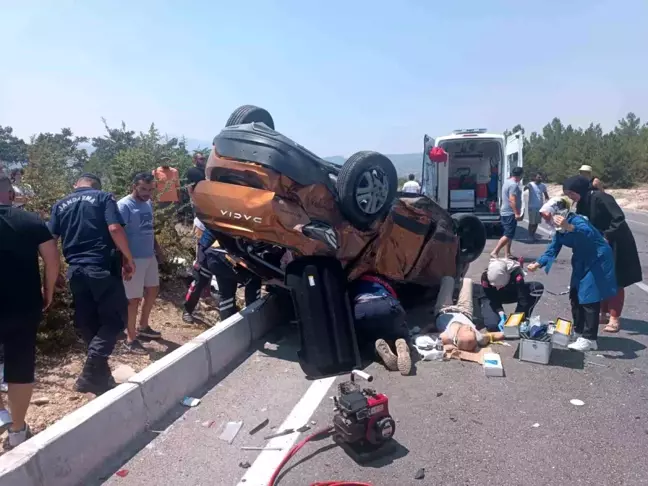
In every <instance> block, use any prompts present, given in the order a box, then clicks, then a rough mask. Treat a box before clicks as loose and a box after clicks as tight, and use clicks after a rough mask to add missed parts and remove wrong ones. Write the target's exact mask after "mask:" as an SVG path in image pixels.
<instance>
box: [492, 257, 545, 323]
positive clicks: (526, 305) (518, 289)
mask: <svg viewBox="0 0 648 486" xmlns="http://www.w3.org/2000/svg"><path fill="white" fill-rule="evenodd" d="M481 284H482V287H483V289H484V294H485V295H486V297H487V298H488V301H489V304H490V308H491V310H492V311H493V312H494V313H495V314H497V315H498V321H495V322H492V323H490V322H487V323H486V327H487V328H489V330H491V331H496V330H500V331H502V330H503V326H504V323H505V322H506V318H507V316H506V314H505V313H504V305H503V304H517V305H516V307H515V312H516V313H518V312H523V313H524V314H525V316H526V318H527V319H529V318H530V317H531V312H533V308H534V307H535V306H536V304H537V303H538V301H539V300H540V298H541V297H542V293H543V292H544V286H543V285H542V284H541V283H540V282H525V281H524V271H523V270H522V265H520V263H519V262H516V261H515V260H511V259H498V258H492V259H491V260H490V262H489V263H488V268H487V269H486V271H485V272H484V273H482V277H481ZM484 320H485V321H486V316H484ZM489 324H490V325H489ZM495 324H497V326H496V327H494V325H495Z"/></svg>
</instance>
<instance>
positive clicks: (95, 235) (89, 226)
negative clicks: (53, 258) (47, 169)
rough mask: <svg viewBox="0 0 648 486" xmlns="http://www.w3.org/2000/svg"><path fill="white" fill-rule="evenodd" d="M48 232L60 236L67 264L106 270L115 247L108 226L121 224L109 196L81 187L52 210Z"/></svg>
mask: <svg viewBox="0 0 648 486" xmlns="http://www.w3.org/2000/svg"><path fill="white" fill-rule="evenodd" d="M49 224H50V231H51V232H52V234H55V235H59V236H60V237H61V243H62V246H63V256H65V260H66V261H67V263H68V265H71V266H76V265H88V266H94V267H99V268H101V269H104V270H110V269H111V268H112V267H111V265H112V263H113V261H114V258H115V244H114V243H113V240H112V238H111V236H110V232H109V231H108V226H109V225H111V224H119V225H122V226H123V225H124V221H123V220H122V217H121V215H120V213H119V209H118V208H117V202H116V201H115V198H114V196H113V195H112V194H110V193H107V192H104V191H100V190H98V189H93V188H91V187H82V188H79V189H75V191H74V192H73V193H72V194H70V195H68V196H66V197H64V198H63V199H61V200H60V201H58V202H57V203H56V204H54V206H53V207H52V216H51V218H50V222H49Z"/></svg>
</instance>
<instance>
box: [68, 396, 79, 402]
mask: <svg viewBox="0 0 648 486" xmlns="http://www.w3.org/2000/svg"><path fill="white" fill-rule="evenodd" d="M79 398H81V397H80V396H79V395H70V396H69V397H68V400H69V401H71V402H76V401H77V400H78V399H79Z"/></svg>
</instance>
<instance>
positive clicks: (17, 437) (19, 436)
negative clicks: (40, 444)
mask: <svg viewBox="0 0 648 486" xmlns="http://www.w3.org/2000/svg"><path fill="white" fill-rule="evenodd" d="M31 436H32V433H31V430H29V425H27V424H25V426H24V427H23V429H22V430H18V431H16V432H12V431H11V430H10V431H9V447H11V448H12V449H13V448H14V447H17V446H19V445H20V444H22V443H23V442H25V441H26V440H27V439H29V438H30V437H31Z"/></svg>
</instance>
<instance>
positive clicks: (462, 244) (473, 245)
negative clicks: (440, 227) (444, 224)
mask: <svg viewBox="0 0 648 486" xmlns="http://www.w3.org/2000/svg"><path fill="white" fill-rule="evenodd" d="M452 219H453V220H454V222H455V228H456V232H457V236H458V237H459V260H460V262H461V263H471V262H474V261H475V260H477V258H479V255H481V254H482V252H483V251H484V247H485V246H486V229H485V228H484V223H482V222H481V221H480V220H479V218H478V217H477V216H475V215H474V214H466V213H458V214H453V215H452Z"/></svg>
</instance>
